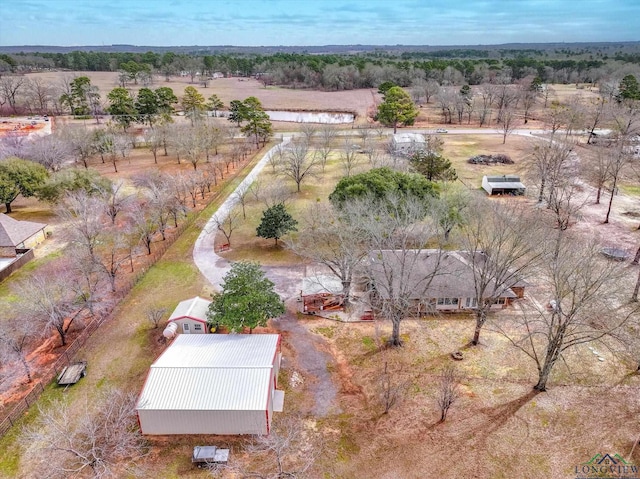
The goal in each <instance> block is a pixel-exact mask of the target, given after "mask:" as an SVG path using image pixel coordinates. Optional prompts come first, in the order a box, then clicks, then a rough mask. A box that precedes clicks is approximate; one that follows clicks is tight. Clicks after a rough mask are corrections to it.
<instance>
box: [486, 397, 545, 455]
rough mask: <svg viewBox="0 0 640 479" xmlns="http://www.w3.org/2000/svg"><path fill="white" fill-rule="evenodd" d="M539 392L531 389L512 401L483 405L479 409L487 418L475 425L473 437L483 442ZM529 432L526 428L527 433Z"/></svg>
mask: <svg viewBox="0 0 640 479" xmlns="http://www.w3.org/2000/svg"><path fill="white" fill-rule="evenodd" d="M538 394H540V391H537V390H535V389H532V390H531V391H529V392H528V393H527V394H525V395H524V396H520V397H519V398H516V399H514V400H512V401H509V402H506V403H503V404H498V405H497V406H491V407H485V408H481V409H479V412H480V413H482V414H484V415H485V416H486V417H487V419H486V420H484V421H482V422H481V423H480V424H479V425H478V426H476V427H475V433H476V434H475V439H476V442H478V443H484V442H485V441H486V440H487V439H488V437H489V436H491V435H492V434H493V433H495V432H497V431H499V430H500V429H501V428H502V427H503V426H504V425H505V424H506V423H507V422H508V421H509V420H510V419H511V418H513V417H515V416H516V414H517V413H518V411H519V410H520V409H521V408H522V407H523V406H524V405H526V404H527V403H528V402H529V401H531V400H532V399H533V398H534V397H536V396H537V395H538ZM528 434H529V431H528V428H527V435H528Z"/></svg>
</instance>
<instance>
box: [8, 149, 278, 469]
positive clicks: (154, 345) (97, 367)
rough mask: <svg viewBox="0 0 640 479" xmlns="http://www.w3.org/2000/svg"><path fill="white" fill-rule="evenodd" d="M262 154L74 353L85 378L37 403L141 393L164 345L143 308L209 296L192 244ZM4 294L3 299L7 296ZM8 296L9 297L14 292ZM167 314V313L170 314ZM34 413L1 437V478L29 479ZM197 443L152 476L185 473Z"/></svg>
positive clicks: (182, 443) (157, 465)
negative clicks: (84, 364) (26, 443)
mask: <svg viewBox="0 0 640 479" xmlns="http://www.w3.org/2000/svg"><path fill="white" fill-rule="evenodd" d="M263 151H266V150H263ZM259 156H261V155H258V157H257V158H255V159H254V161H252V162H251V164H250V165H248V166H247V168H246V169H245V170H244V171H243V172H242V173H241V174H239V175H238V176H237V177H236V178H234V179H233V180H232V181H231V182H229V183H227V184H226V185H225V186H224V187H223V190H222V193H221V195H220V196H219V198H218V199H217V200H215V201H214V202H212V204H211V205H209V206H208V207H207V208H206V209H205V210H203V211H202V212H201V213H200V214H199V216H198V218H197V219H196V221H195V223H194V225H193V226H191V227H190V228H188V229H187V230H185V232H184V233H183V234H182V236H181V237H180V238H179V239H178V240H177V241H176V242H175V243H174V244H173V245H172V246H171V247H170V248H169V249H168V250H167V252H166V253H165V255H164V256H163V257H162V259H161V260H160V261H158V262H157V263H156V264H155V265H154V266H152V267H151V268H150V269H149V271H148V272H147V273H146V274H145V275H144V277H143V278H142V279H141V281H140V282H139V283H138V284H137V285H136V286H135V287H134V288H133V290H132V291H131V292H130V294H129V295H128V296H127V297H126V298H125V299H124V301H122V302H121V303H120V304H119V305H118V307H117V308H116V309H115V311H114V312H113V315H112V317H111V318H110V319H109V320H107V321H106V322H105V323H104V324H103V326H102V328H101V331H100V333H96V334H94V335H93V336H92V337H91V338H90V339H89V340H88V341H87V342H86V343H85V345H84V346H83V348H82V349H81V350H80V351H79V352H78V354H77V356H76V357H78V358H83V359H86V360H87V361H88V368H87V376H86V377H85V378H84V379H83V380H82V381H80V382H79V383H78V384H76V385H74V386H73V387H72V388H69V389H67V390H64V389H61V388H57V387H55V386H53V385H50V386H48V387H47V389H46V392H45V393H44V394H43V395H42V396H41V399H40V400H39V401H38V404H40V405H42V406H45V407H46V405H47V404H48V403H50V402H51V401H53V400H55V399H63V398H64V399H67V400H69V401H77V400H80V399H84V398H85V397H88V398H89V399H91V398H93V397H95V396H96V394H97V392H98V391H99V390H100V389H102V388H104V387H107V386H113V387H117V388H122V389H124V390H127V391H133V392H136V393H137V392H138V391H140V389H141V388H142V384H143V382H144V378H145V376H146V374H147V371H148V368H149V365H150V364H151V363H152V362H153V361H154V360H155V358H156V357H157V356H158V354H159V353H160V352H161V351H162V350H163V349H164V344H165V343H164V342H163V341H162V334H161V333H162V329H161V327H160V328H158V329H153V328H152V325H151V323H149V322H148V320H147V319H146V317H145V311H146V310H147V309H148V308H149V307H155V306H164V307H167V308H168V310H169V311H171V310H173V308H175V306H176V305H177V303H178V302H179V301H182V300H184V299H185V298H189V297H192V296H195V295H200V296H203V297H205V298H206V297H208V296H209V295H210V293H211V288H210V287H209V285H208V283H207V282H206V280H205V279H204V278H203V277H202V276H201V275H200V272H199V271H198V270H197V268H196V267H195V265H193V261H192V250H193V244H194V242H195V240H196V238H197V236H198V235H199V233H200V228H201V225H202V224H204V222H206V220H207V219H208V218H209V217H210V216H211V214H212V213H213V212H214V211H215V210H216V209H217V208H218V206H219V205H220V203H222V201H224V199H225V198H226V196H227V195H228V194H229V193H230V192H231V191H233V189H234V188H235V186H236V185H237V184H238V183H239V182H240V181H241V179H242V178H243V177H244V175H245V174H246V173H248V172H249V171H250V169H251V168H252V167H253V165H254V164H255V162H257V161H258V159H259ZM199 225H200V227H199ZM41 261H45V260H41ZM41 261H40V262H41ZM38 263H39V262H38V261H34V262H32V263H30V264H29V265H27V267H25V268H22V270H21V271H20V272H18V273H17V275H18V276H17V279H20V275H27V274H29V272H30V271H32V270H34V269H35V268H37V266H38ZM12 278H13V277H12ZM2 288H3V290H2V291H0V292H1V293H8V292H9V291H10V289H9V286H8V285H7V284H6V283H5V285H3V286H2ZM5 288H6V289H5ZM2 296H3V298H4V297H5V294H3V295H2ZM6 296H7V297H8V298H9V299H10V298H11V295H10V294H7V295H6ZM168 315H169V313H167V317H168ZM36 417H37V408H36V407H35V406H33V407H31V408H30V409H29V412H28V414H26V415H25V417H24V418H23V419H22V420H21V422H20V424H18V425H16V426H15V427H13V428H12V429H11V430H10V431H9V433H8V434H6V435H5V436H4V437H2V438H0V477H31V476H30V475H29V462H28V458H25V457H23V456H22V453H23V448H22V446H21V445H20V444H19V442H18V436H19V432H20V430H21V427H22V426H23V425H24V424H26V423H27V422H31V421H33V420H34V419H35V418H36ZM193 444H194V443H193V442H192V439H191V438H189V440H185V441H180V440H178V441H176V445H174V446H171V448H174V449H175V448H182V449H181V453H180V457H181V458H185V460H184V461H183V462H181V463H179V465H178V463H177V462H176V461H175V460H173V459H171V458H170V457H169V458H164V459H163V460H161V461H159V462H157V461H156V462H153V461H152V462H151V463H150V464H149V465H150V466H153V470H154V474H155V473H156V472H157V473H158V474H159V475H158V476H157V477H163V478H164V477H185V474H184V471H183V470H182V469H184V468H185V464H187V463H188V465H189V469H190V466H191V464H190V462H189V461H188V459H189V457H190V454H189V452H188V450H189V447H191V448H192V447H193ZM171 448H170V449H171ZM201 476H203V473H202V472H200V471H198V472H196V473H195V477H201ZM187 477H188V475H187Z"/></svg>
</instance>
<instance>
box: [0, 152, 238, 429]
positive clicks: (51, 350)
mask: <svg viewBox="0 0 640 479" xmlns="http://www.w3.org/2000/svg"><path fill="white" fill-rule="evenodd" d="M133 153H134V154H133V155H132V158H131V159H130V160H129V161H127V160H125V161H122V164H121V165H119V168H118V169H119V173H117V174H116V173H114V172H113V169H112V167H111V168H110V166H111V165H110V164H109V163H105V164H102V163H101V162H100V158H99V157H98V158H97V161H98V162H99V163H98V164H97V165H91V166H92V167H95V168H96V169H98V170H99V171H100V170H102V171H101V173H103V174H105V176H107V177H111V179H116V178H123V177H125V178H130V177H131V176H133V175H134V174H136V173H139V172H143V171H148V170H149V169H150V168H153V167H154V166H155V167H157V168H159V169H161V170H162V171H165V172H168V173H171V172H173V173H175V172H178V171H190V170H192V169H193V167H192V166H191V165H190V164H185V163H184V162H183V163H182V164H181V165H178V164H177V161H175V159H174V158H173V157H162V158H163V159H164V161H162V162H161V161H160V158H161V157H159V158H158V160H159V163H160V164H159V165H155V164H154V163H153V158H152V157H151V155H150V153H148V152H145V151H140V150H135V151H134V152H133ZM149 157H151V158H149ZM149 160H150V161H149ZM93 161H96V160H95V159H94V160H93ZM245 165H246V162H243V163H242V164H241V165H239V167H238V168H235V169H234V168H233V167H231V168H230V171H229V172H228V174H225V180H224V181H221V182H219V184H218V186H217V187H212V191H211V192H210V193H207V194H206V195H205V199H202V198H201V197H200V195H199V196H198V199H197V201H196V207H195V208H191V214H197V212H200V211H202V210H203V209H204V208H205V207H206V206H207V205H208V204H209V203H210V202H211V201H212V200H213V199H215V198H216V196H217V192H218V191H219V189H220V188H221V186H222V185H223V184H224V183H225V182H226V181H229V180H231V179H233V178H234V177H235V176H236V174H237V173H239V172H240V171H241V170H242V168H243V167H244V166H245ZM109 170H110V171H109ZM190 206H191V204H190ZM52 220H53V221H56V220H57V217H56V218H55V219H54V218H52ZM182 221H184V220H182ZM176 232H177V229H176V228H175V227H171V228H168V229H167V230H166V232H165V235H166V238H167V240H166V241H167V242H166V243H165V242H164V241H162V239H161V236H160V234H159V233H157V234H156V235H155V237H154V241H153V243H152V245H151V251H152V254H151V255H147V254H146V251H144V252H142V253H140V254H138V255H136V256H135V258H134V260H133V271H131V269H130V268H129V265H128V264H127V266H126V267H125V268H124V269H123V271H122V272H120V273H119V276H118V278H117V280H116V290H117V291H116V293H110V292H108V291H105V292H104V293H103V296H104V297H103V303H104V304H117V302H118V301H120V300H121V299H122V291H123V290H124V291H126V290H128V287H129V286H130V285H131V284H132V281H133V280H134V278H135V277H136V276H137V275H138V274H139V272H140V271H141V270H142V269H143V268H145V267H148V266H149V265H150V264H152V263H153V262H154V261H155V260H157V259H159V258H158V257H157V253H156V251H157V249H158V248H160V247H161V246H163V245H164V244H168V243H169V242H170V241H172V240H173V239H174V236H175V234H176ZM107 289H108V288H107ZM87 320H88V319H87ZM81 326H82V319H81V318H77V319H76V320H75V322H74V324H72V326H71V328H70V330H69V332H68V334H67V345H66V346H65V347H61V345H60V337H59V336H58V334H57V333H55V334H51V336H50V337H49V338H47V339H46V340H44V342H42V343H41V344H40V345H39V346H37V347H35V349H34V350H33V351H31V352H30V353H29V354H28V357H27V360H28V361H29V364H30V367H31V369H32V371H31V374H32V377H33V382H32V383H27V382H26V381H27V379H26V375H23V374H22V373H21V372H20V374H18V375H16V376H15V377H14V378H13V384H12V385H11V386H10V387H9V388H8V389H7V390H6V391H5V392H4V393H2V394H0V404H2V406H1V407H0V419H1V418H4V414H5V413H8V412H9V411H10V410H11V408H12V407H13V405H15V404H16V403H18V402H19V401H21V400H22V399H23V398H24V397H25V396H26V395H27V394H28V393H29V392H30V391H31V389H32V388H33V386H34V384H35V383H36V382H37V381H38V380H39V379H41V378H42V377H43V373H44V372H45V371H46V370H48V367H49V366H51V365H52V364H53V363H54V362H55V361H56V360H57V359H58V358H59V357H60V356H61V355H62V354H64V352H65V350H66V349H67V348H68V347H69V345H70V344H72V342H73V340H74V339H75V337H76V336H77V335H79V334H80V333H81V331H82V327H81Z"/></svg>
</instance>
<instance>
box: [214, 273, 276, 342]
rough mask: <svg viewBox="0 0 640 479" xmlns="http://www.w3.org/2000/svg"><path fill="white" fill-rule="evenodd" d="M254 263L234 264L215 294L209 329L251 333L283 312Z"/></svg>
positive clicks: (262, 274) (270, 284)
mask: <svg viewBox="0 0 640 479" xmlns="http://www.w3.org/2000/svg"><path fill="white" fill-rule="evenodd" d="M273 287H274V284H273V282H272V281H270V280H269V279H268V278H266V277H265V274H264V271H263V270H262V268H261V267H260V265H259V264H257V263H252V262H248V261H239V262H237V263H233V265H232V266H231V270H230V271H229V272H228V273H227V274H226V275H225V277H224V283H223V284H222V293H220V294H217V295H214V296H213V301H212V303H211V305H209V311H208V312H207V320H208V322H209V324H210V325H211V326H214V327H215V326H218V325H220V326H225V327H227V328H229V330H231V331H236V332H237V331H242V329H243V328H245V327H246V328H249V330H253V329H254V328H256V327H258V326H266V325H267V321H268V320H269V319H270V318H275V317H277V316H280V315H281V314H283V313H284V312H285V308H284V303H283V302H282V300H281V299H280V296H278V294H277V293H276V292H275V291H274V289H273Z"/></svg>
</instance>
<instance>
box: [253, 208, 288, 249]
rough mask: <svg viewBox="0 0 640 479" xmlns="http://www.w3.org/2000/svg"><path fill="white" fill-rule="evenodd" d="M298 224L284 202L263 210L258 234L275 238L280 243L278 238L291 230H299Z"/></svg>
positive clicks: (267, 237) (262, 236)
mask: <svg viewBox="0 0 640 479" xmlns="http://www.w3.org/2000/svg"><path fill="white" fill-rule="evenodd" d="M297 225H298V222H297V221H296V220H294V219H293V217H292V216H291V215H290V214H289V212H288V211H287V209H286V208H285V207H284V203H278V204H276V205H273V206H272V207H270V208H267V209H266V210H264V211H263V212H262V220H261V221H260V225H259V226H258V228H257V230H256V234H257V235H258V236H260V237H261V238H266V239H269V238H274V239H275V240H276V244H278V240H279V239H280V238H281V237H282V236H284V235H286V234H287V233H288V232H289V231H298V228H297Z"/></svg>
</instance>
